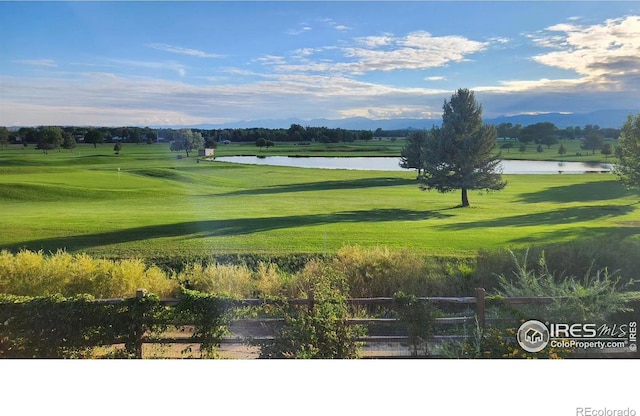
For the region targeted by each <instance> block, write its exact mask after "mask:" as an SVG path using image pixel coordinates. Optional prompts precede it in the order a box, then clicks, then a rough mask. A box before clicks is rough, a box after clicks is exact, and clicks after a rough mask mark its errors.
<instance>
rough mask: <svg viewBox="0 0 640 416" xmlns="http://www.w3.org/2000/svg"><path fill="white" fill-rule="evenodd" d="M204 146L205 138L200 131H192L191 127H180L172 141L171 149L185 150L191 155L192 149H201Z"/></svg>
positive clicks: (175, 150) (174, 150) (176, 150)
mask: <svg viewBox="0 0 640 416" xmlns="http://www.w3.org/2000/svg"><path fill="white" fill-rule="evenodd" d="M202 146H204V138H203V137H202V134H200V133H199V132H195V133H194V132H192V131H191V129H180V130H178V132H177V133H176V135H175V137H174V140H173V141H172V142H171V146H170V149H171V151H173V152H179V151H181V150H184V152H185V153H186V154H187V157H189V152H191V151H192V150H198V149H201V148H202Z"/></svg>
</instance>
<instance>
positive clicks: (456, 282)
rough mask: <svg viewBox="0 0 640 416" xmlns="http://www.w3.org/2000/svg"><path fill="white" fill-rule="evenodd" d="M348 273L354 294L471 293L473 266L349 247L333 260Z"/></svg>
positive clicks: (336, 269)
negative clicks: (401, 292)
mask: <svg viewBox="0 0 640 416" xmlns="http://www.w3.org/2000/svg"><path fill="white" fill-rule="evenodd" d="M331 269H332V270H333V271H334V272H337V273H341V274H343V275H344V276H345V278H346V280H347V284H348V285H349V288H350V295H351V296H352V297H375V296H393V294H394V293H396V292H398V291H403V292H405V293H411V294H415V295H418V296H436V295H442V296H444V295H460V294H461V293H471V292H472V291H473V288H474V285H475V282H474V281H473V279H472V275H473V269H472V268H470V267H469V265H468V263H466V262H465V261H463V260H444V259H435V258H433V257H431V258H426V257H422V256H419V255H418V254H416V253H415V252H411V251H409V250H391V249H389V248H386V247H375V248H362V247H359V246H346V247H343V248H342V249H340V250H339V251H338V253H337V255H336V257H335V258H334V259H333V260H332V262H331Z"/></svg>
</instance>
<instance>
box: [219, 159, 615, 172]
mask: <svg viewBox="0 0 640 416" xmlns="http://www.w3.org/2000/svg"><path fill="white" fill-rule="evenodd" d="M215 160H217V161H219V162H230V163H243V164H250V165H270V166H289V167H297V168H317V169H350V170H382V171H403V170H406V169H402V168H401V167H400V166H399V163H400V159H399V158H395V157H288V156H224V157H217V158H216V159H215ZM501 165H502V169H503V173H505V174H516V175H517V174H553V173H606V172H610V171H611V168H612V165H611V164H609V163H586V162H551V161H536V160H503V161H502V162H501Z"/></svg>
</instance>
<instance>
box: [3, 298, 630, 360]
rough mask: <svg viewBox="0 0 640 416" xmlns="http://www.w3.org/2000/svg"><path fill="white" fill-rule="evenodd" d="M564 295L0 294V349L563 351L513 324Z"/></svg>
mask: <svg viewBox="0 0 640 416" xmlns="http://www.w3.org/2000/svg"><path fill="white" fill-rule="evenodd" d="M566 300H567V299H563V298H558V297H518V298H507V297H495V296H486V295H485V290H484V289H481V288H479V289H477V291H476V295H475V296H469V297H415V296H411V295H404V294H402V293H399V294H396V296H394V297H379V298H358V299H346V298H343V299H336V298H331V297H322V296H314V294H313V293H310V295H309V296H308V297H307V298H304V299H277V298H272V299H231V298H226V297H217V296H214V295H209V294H203V293H200V292H195V291H184V292H183V293H182V294H181V295H180V297H178V298H171V299H160V298H158V297H157V296H155V295H153V294H148V293H146V291H144V290H138V291H137V293H136V296H135V297H132V298H124V299H93V298H92V297H90V296H76V297H71V298H64V297H62V296H59V295H55V296H48V297H19V296H11V295H0V357H4V358H167V357H168V358H179V357H186V358H189V357H194V356H195V357H202V358H215V357H223V358H256V357H258V358H287V357H291V358H358V357H362V358H397V357H428V356H435V357H452V358H454V357H455V358H483V357H486V358H506V357H517V358H562V357H567V356H570V355H571V354H570V351H563V350H560V349H549V351H548V352H547V353H545V354H542V353H539V354H538V355H536V354H528V353H524V352H522V351H521V350H519V348H518V346H517V344H516V341H515V330H514V328H515V327H517V326H518V325H519V322H522V321H523V320H524V318H523V316H522V315H523V309H522V307H524V308H525V309H524V310H526V311H527V312H528V313H530V311H531V310H532V309H531V308H537V307H540V306H545V305H552V304H557V303H558V302H564V301H566ZM336 307H337V308H338V309H336ZM340 308H342V309H340ZM345 311H348V313H342V312H345ZM609 356H612V355H609ZM616 356H625V357H627V356H636V357H637V356H638V355H637V353H636V354H617V355H616Z"/></svg>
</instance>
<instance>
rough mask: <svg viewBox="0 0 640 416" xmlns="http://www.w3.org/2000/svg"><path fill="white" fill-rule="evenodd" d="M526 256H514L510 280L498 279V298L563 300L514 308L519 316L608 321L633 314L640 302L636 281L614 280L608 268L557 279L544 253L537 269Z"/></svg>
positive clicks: (500, 277)
mask: <svg viewBox="0 0 640 416" xmlns="http://www.w3.org/2000/svg"><path fill="white" fill-rule="evenodd" d="M527 254H528V253H525V255H524V257H523V259H522V261H519V260H518V257H517V256H516V255H515V254H513V253H512V259H513V261H514V263H515V271H514V272H513V274H512V275H511V276H510V277H507V276H505V275H499V276H498V282H499V285H500V288H499V289H498V291H497V292H498V295H499V296H504V297H540V296H548V297H556V298H561V299H559V300H556V301H554V302H553V303H551V304H549V305H545V307H540V306H520V307H518V308H517V309H516V308H515V307H511V309H512V311H515V312H517V313H519V314H520V315H521V316H520V317H523V318H526V319H532V318H536V319H538V320H547V319H548V320H559V321H561V322H605V321H606V320H607V319H608V318H609V317H611V316H612V315H614V314H616V313H620V312H629V311H631V309H630V307H629V303H630V302H632V301H637V300H639V299H640V292H637V291H633V290H631V288H632V287H633V286H634V284H635V283H636V282H635V281H634V280H633V279H628V280H623V279H622V277H621V276H618V277H615V276H614V275H613V274H610V273H609V271H608V270H607V269H602V270H597V271H595V272H593V271H591V270H589V271H587V273H585V274H584V277H582V278H578V277H576V276H573V275H570V276H564V275H559V276H557V275H555V274H554V273H552V272H550V271H549V268H548V265H547V262H546V257H545V253H544V252H542V253H541V254H540V256H539V258H538V262H537V267H536V269H537V270H535V269H532V268H530V267H529V266H528V256H527ZM562 298H564V299H562Z"/></svg>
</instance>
